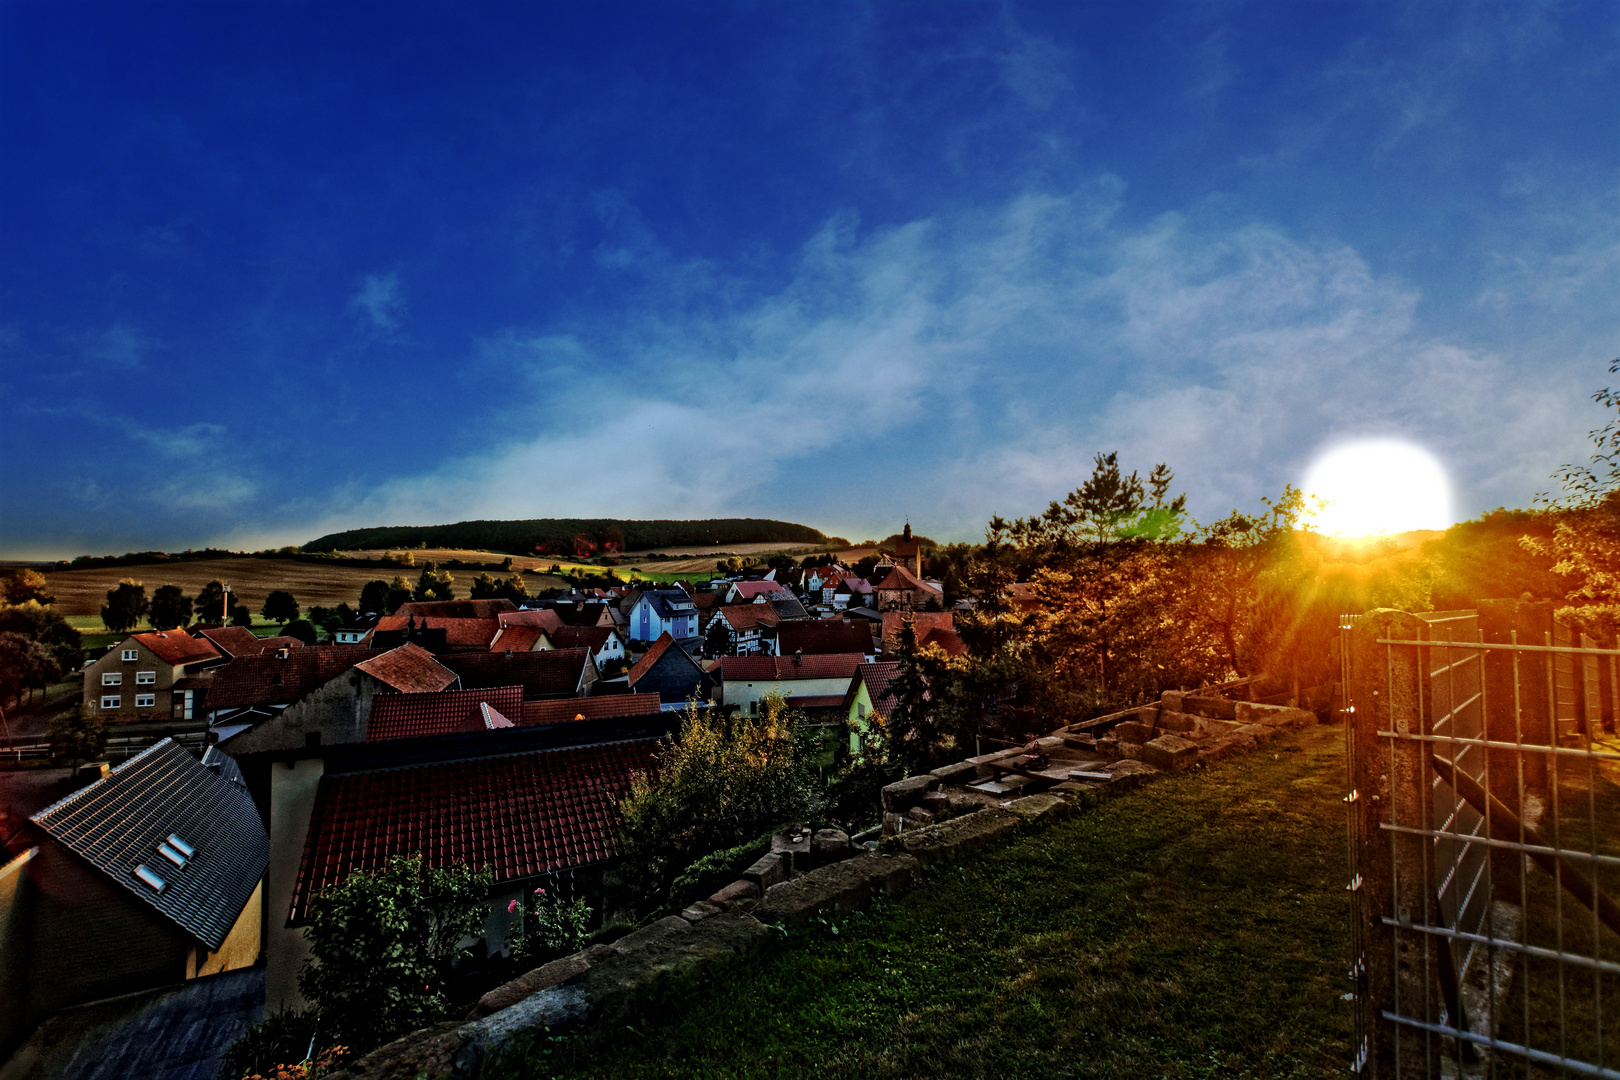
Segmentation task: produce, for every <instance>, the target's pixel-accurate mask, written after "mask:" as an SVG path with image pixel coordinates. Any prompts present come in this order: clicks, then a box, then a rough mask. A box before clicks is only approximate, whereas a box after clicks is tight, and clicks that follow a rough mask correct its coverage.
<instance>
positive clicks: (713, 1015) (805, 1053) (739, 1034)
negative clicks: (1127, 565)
mask: <svg viewBox="0 0 1620 1080" xmlns="http://www.w3.org/2000/svg"><path fill="white" fill-rule="evenodd" d="M1342 738H1343V733H1342V730H1341V729H1339V728H1337V727H1334V728H1312V729H1310V730H1308V731H1305V732H1302V733H1297V734H1291V735H1287V736H1284V737H1283V738H1281V739H1279V740H1277V741H1275V742H1274V743H1273V744H1272V745H1271V746H1268V747H1266V748H1264V749H1263V750H1262V751H1260V752H1258V753H1256V754H1253V755H1250V756H1248V757H1246V758H1238V759H1234V760H1231V761H1228V762H1225V763H1223V764H1221V765H1220V766H1218V767H1216V768H1214V769H1211V770H1209V771H1207V772H1201V773H1197V774H1193V775H1186V776H1181V777H1176V778H1172V779H1167V780H1164V781H1161V782H1160V783H1158V784H1156V785H1153V786H1150V787H1148V788H1146V789H1144V790H1142V791H1139V792H1135V793H1132V794H1130V795H1126V796H1123V797H1121V798H1118V799H1114V800H1112V801H1109V802H1106V803H1104V804H1103V805H1102V806H1100V807H1098V808H1096V809H1093V810H1091V811H1088V812H1087V813H1085V814H1083V815H1082V816H1080V817H1078V818H1076V819H1073V820H1071V821H1069V822H1065V823H1062V824H1060V825H1057V826H1055V827H1053V828H1051V829H1049V830H1047V831H1044V832H1041V833H1037V834H1034V835H1031V836H1028V837H1026V838H1023V839H1021V840H1018V841H1016V842H1014V843H1012V844H1010V845H1008V846H1006V847H1004V848H1001V849H997V850H994V851H990V852H986V853H982V854H980V855H978V856H976V857H974V858H973V859H972V860H971V861H969V862H964V863H961V864H957V865H953V866H948V867H944V868H940V869H936V870H934V871H933V872H931V873H929V875H928V876H927V878H926V879H925V881H924V883H923V884H922V885H921V886H920V887H919V888H917V889H915V890H914V891H913V892H911V893H910V894H908V895H907V896H905V897H903V898H902V899H900V900H898V901H896V902H893V903H889V904H886V905H882V906H880V907H877V908H874V909H870V910H869V911H867V912H863V913H861V914H859V915H856V916H854V917H851V918H850V919H848V920H846V921H845V922H844V923H843V924H842V925H840V926H837V927H836V928H834V927H832V926H823V927H818V928H816V929H814V930H812V931H810V932H807V933H795V934H793V935H792V936H791V937H789V938H788V939H787V940H786V941H785V942H784V943H783V944H781V945H779V946H777V947H775V948H774V949H773V950H772V951H771V952H770V953H769V954H768V955H767V956H766V957H764V958H761V959H756V960H753V961H750V962H747V963H743V964H739V965H735V966H732V967H730V968H728V969H725V970H723V971H720V972H717V973H715V974H714V975H712V976H709V977H707V978H705V979H704V980H703V981H702V982H701V983H700V984H696V985H694V984H693V983H690V982H688V983H685V984H678V985H674V986H670V987H668V988H666V989H665V990H664V991H663V992H662V993H661V994H660V995H659V996H658V998H657V999H656V1000H653V999H649V1000H647V1001H645V1002H644V1003H642V1004H641V1006H640V1007H639V1008H638V1009H637V1010H636V1011H635V1012H634V1014H633V1015H632V1017H631V1019H630V1022H629V1024H628V1025H627V1026H626V1027H624V1028H621V1029H616V1030H614V1031H611V1032H608V1033H606V1037H605V1038H601V1039H597V1040H593V1041H590V1042H582V1043H574V1042H568V1041H561V1042H558V1043H554V1044H552V1046H551V1047H550V1053H549V1054H547V1055H546V1056H544V1057H543V1058H542V1057H539V1056H536V1057H534V1058H532V1059H530V1060H528V1061H525V1062H512V1063H510V1065H511V1066H512V1067H513V1069H512V1072H513V1075H523V1076H533V1075H542V1074H546V1073H551V1072H555V1071H558V1070H559V1069H560V1070H561V1071H562V1072H564V1073H565V1074H569V1075H577V1076H591V1077H596V1076H600V1077H654V1076H656V1077H665V1076H670V1077H686V1076H691V1077H697V1076H722V1077H742V1076H858V1077H896V1078H899V1077H918V1076H927V1077H946V1076H950V1077H956V1076H961V1077H981V1076H982V1077H996V1078H998V1080H1002V1078H1009V1077H1119V1078H1126V1077H1132V1078H1135V1077H1321V1076H1329V1075H1335V1074H1339V1073H1342V1072H1344V1071H1345V1067H1346V1064H1347V1062H1348V1060H1349V1049H1348V1044H1349V1031H1350V1026H1349V1025H1350V1019H1351V1015H1350V1006H1349V1005H1348V1004H1345V1003H1343V1002H1341V1001H1340V1000H1339V995H1340V994H1341V993H1342V992H1343V991H1345V990H1346V989H1348V986H1347V984H1346V983H1345V980H1344V978H1343V975H1344V972H1345V969H1346V968H1347V967H1348V950H1349V945H1348V933H1347V925H1346V917H1347V912H1348V909H1347V905H1346V903H1345V895H1346V894H1345V891H1344V883H1345V878H1346V853H1345V844H1346V841H1345V828H1344V813H1343V807H1342V803H1341V802H1340V797H1341V795H1342V792H1343V775H1344V767H1343V756H1342Z"/></svg>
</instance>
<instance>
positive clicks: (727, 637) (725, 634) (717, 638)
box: [703, 619, 731, 656]
mask: <svg viewBox="0 0 1620 1080" xmlns="http://www.w3.org/2000/svg"><path fill="white" fill-rule="evenodd" d="M703 651H704V652H705V653H707V654H708V655H709V656H725V655H726V654H727V653H729V652H730V651H731V631H730V630H727V629H726V623H725V620H724V619H710V620H709V631H708V633H706V634H705V635H704V636H703Z"/></svg>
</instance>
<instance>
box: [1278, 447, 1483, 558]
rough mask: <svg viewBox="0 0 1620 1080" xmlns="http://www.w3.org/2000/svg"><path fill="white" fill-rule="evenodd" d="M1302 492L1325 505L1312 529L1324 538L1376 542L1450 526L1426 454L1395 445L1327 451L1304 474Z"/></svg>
mask: <svg viewBox="0 0 1620 1080" xmlns="http://www.w3.org/2000/svg"><path fill="white" fill-rule="evenodd" d="M1304 489H1305V494H1306V495H1307V496H1311V495H1316V496H1320V497H1321V498H1322V499H1325V500H1327V505H1326V506H1325V507H1323V508H1322V510H1321V511H1320V512H1319V513H1317V514H1315V515H1314V516H1313V517H1312V519H1311V524H1312V525H1313V526H1314V527H1315V528H1316V530H1317V531H1318V532H1321V533H1324V534H1326V535H1328V536H1346V537H1350V536H1377V535H1380V534H1383V533H1397V532H1406V531H1408V530H1411V529H1444V528H1446V527H1448V526H1449V525H1451V524H1452V521H1451V485H1450V484H1449V483H1447V481H1446V473H1445V470H1444V469H1442V468H1441V467H1440V463H1439V462H1438V461H1436V460H1435V459H1434V456H1433V455H1431V454H1430V453H1429V452H1428V451H1427V450H1423V449H1420V448H1419V447H1416V446H1413V445H1412V444H1411V443H1405V442H1400V441H1398V440H1395V439H1377V440H1368V441H1365V442H1354V443H1348V444H1346V445H1343V446H1338V447H1335V448H1334V449H1332V450H1329V451H1327V452H1326V453H1325V454H1323V455H1322V456H1321V457H1319V458H1317V459H1316V462H1315V464H1313V465H1312V466H1311V467H1310V471H1309V472H1307V473H1306V474H1305V484H1304Z"/></svg>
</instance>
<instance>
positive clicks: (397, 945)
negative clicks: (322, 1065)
mask: <svg viewBox="0 0 1620 1080" xmlns="http://www.w3.org/2000/svg"><path fill="white" fill-rule="evenodd" d="M491 881H492V875H491V873H490V871H489V870H488V869H487V868H484V869H473V868H471V867H466V866H453V867H430V866H427V865H425V863H424V861H423V858H422V856H421V855H412V856H409V857H395V858H393V859H390V860H389V861H388V864H387V865H386V866H384V867H383V868H382V869H380V870H375V871H356V872H355V873H353V874H350V875H349V876H348V877H346V878H344V879H343V881H342V882H340V883H339V884H338V885H336V886H334V887H333V888H330V889H328V890H326V891H325V892H324V893H322V894H321V895H320V896H318V897H317V898H316V900H315V902H314V904H313V905H312V907H311V912H310V920H309V926H308V928H307V929H306V930H305V936H306V937H307V938H308V939H309V946H310V956H309V959H308V960H307V961H306V962H305V965H304V968H303V971H302V972H301V973H300V975H299V978H298V985H299V989H300V990H302V991H303V994H304V996H305V997H306V998H308V999H309V1001H310V1002H311V1003H312V1004H313V1005H314V1006H315V1007H316V1008H317V1009H319V1010H320V1013H321V1023H322V1024H323V1025H326V1026H327V1030H328V1031H331V1032H333V1033H335V1034H337V1035H338V1036H340V1038H341V1041H342V1042H344V1043H345V1044H346V1045H348V1046H350V1047H353V1048H354V1049H355V1050H356V1051H357V1052H360V1053H364V1052H366V1051H367V1050H369V1049H371V1048H373V1047H376V1046H380V1045H381V1044H382V1043H384V1042H387V1041H388V1040H389V1039H392V1038H394V1037H396V1036H398V1035H402V1034H404V1033H406V1032H408V1031H412V1030H415V1029H416V1028H419V1027H423V1026H425V1025H427V1024H430V1023H433V1022H434V1021H436V1020H440V1019H442V1018H444V1017H445V1015H446V1013H447V1012H448V1010H449V1007H450V1000H449V997H448V995H447V993H446V984H447V981H448V979H449V976H450V968H451V964H452V963H453V962H454V961H455V959H456V958H457V957H458V956H460V955H461V950H460V948H459V943H460V941H461V940H462V939H463V938H465V937H476V936H478V935H479V934H481V933H482V931H483V927H484V922H485V920H486V919H487V918H488V917H489V890H490V884H491Z"/></svg>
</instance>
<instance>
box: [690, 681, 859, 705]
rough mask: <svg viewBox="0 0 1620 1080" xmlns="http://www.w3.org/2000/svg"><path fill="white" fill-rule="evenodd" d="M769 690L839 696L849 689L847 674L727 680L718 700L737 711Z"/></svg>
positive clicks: (768, 693)
mask: <svg viewBox="0 0 1620 1080" xmlns="http://www.w3.org/2000/svg"><path fill="white" fill-rule="evenodd" d="M772 690H775V691H776V692H777V693H779V694H781V695H782V696H783V697H785V698H789V697H829V696H833V695H836V696H838V697H843V696H844V694H845V693H846V692H847V691H848V690H849V678H848V677H847V676H846V677H845V678H842V679H837V678H834V679H787V680H785V681H781V682H777V681H772V682H747V681H741V680H737V681H728V682H725V683H722V684H721V686H720V704H722V705H724V706H726V707H727V708H730V707H731V706H736V707H737V711H739V712H749V711H750V710H752V709H753V708H754V703H755V702H758V701H764V700H765V699H766V698H767V697H768V696H770V693H771V691H772Z"/></svg>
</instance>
